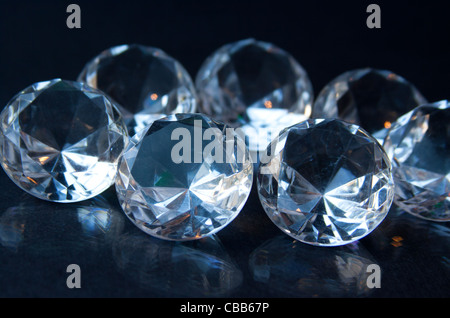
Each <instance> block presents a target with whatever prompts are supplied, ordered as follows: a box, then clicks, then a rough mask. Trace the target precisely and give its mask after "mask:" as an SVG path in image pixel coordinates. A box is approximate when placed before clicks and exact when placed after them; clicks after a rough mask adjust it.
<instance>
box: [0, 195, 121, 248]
mask: <svg viewBox="0 0 450 318" xmlns="http://www.w3.org/2000/svg"><path fill="white" fill-rule="evenodd" d="M122 228H123V217H122V215H121V214H119V212H118V211H116V210H114V209H112V208H111V206H110V205H109V204H108V202H107V201H106V200H105V199H104V198H103V197H101V196H98V197H96V198H94V199H91V200H88V201H84V202H81V203H74V204H53V203H50V202H45V201H41V200H37V199H34V198H32V197H30V196H28V195H24V197H23V200H21V202H20V203H19V204H18V205H17V206H13V207H10V208H8V209H7V210H6V211H5V212H3V213H2V214H1V215H0V244H1V245H2V246H3V247H5V248H7V249H8V250H10V251H13V252H16V253H17V252H21V251H22V250H23V251H25V250H27V252H30V253H35V254H39V255H40V256H43V254H42V253H44V254H45V253H47V252H48V253H53V252H54V243H56V244H57V245H58V244H59V245H60V246H61V248H64V249H66V248H68V246H67V244H71V246H72V247H75V246H76V245H80V246H83V248H86V247H88V248H89V249H92V250H100V249H101V248H103V247H104V246H105V245H107V244H111V243H112V241H113V239H114V237H115V236H116V235H117V234H119V233H120V231H121V230H122ZM46 241H48V243H49V244H48V247H50V246H51V249H49V250H48V251H45V250H44V249H43V248H42V247H45V246H46V244H43V243H44V242H46Z"/></svg>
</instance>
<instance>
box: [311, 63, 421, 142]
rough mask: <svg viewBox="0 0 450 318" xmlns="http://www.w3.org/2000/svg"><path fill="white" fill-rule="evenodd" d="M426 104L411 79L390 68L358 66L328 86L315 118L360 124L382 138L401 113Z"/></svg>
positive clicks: (316, 103) (379, 138)
mask: <svg viewBox="0 0 450 318" xmlns="http://www.w3.org/2000/svg"><path fill="white" fill-rule="evenodd" d="M424 103H426V100H425V98H424V97H423V96H422V95H421V93H420V92H419V91H418V90H417V89H416V88H415V87H414V86H413V85H412V84H411V83H409V82H408V81H406V80H405V79H404V78H402V77H400V76H399V75H397V74H394V73H393V72H391V71H387V70H377V69H371V68H365V69H357V70H353V71H349V72H346V73H344V74H341V75H340V76H338V77H337V78H335V79H334V80H332V81H331V82H330V83H329V84H328V85H326V86H325V87H324V88H323V89H322V91H321V92H320V93H319V95H318V96H317V99H316V101H315V103H314V107H313V111H312V117H313V118H339V119H342V120H344V121H347V122H349V123H352V124H356V125H360V126H361V127H362V128H364V129H365V130H366V131H367V132H369V133H370V134H372V135H373V136H374V137H376V138H377V139H378V140H379V141H380V140H382V139H383V138H384V137H385V135H386V133H387V129H388V128H389V127H390V125H391V124H392V123H393V122H394V121H395V120H396V119H397V118H398V117H400V116H401V115H403V114H405V113H407V112H409V111H411V110H412V109H414V108H415V107H417V106H419V105H421V104H424Z"/></svg>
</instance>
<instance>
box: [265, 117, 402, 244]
mask: <svg viewBox="0 0 450 318" xmlns="http://www.w3.org/2000/svg"><path fill="white" fill-rule="evenodd" d="M269 147H270V148H271V150H272V153H271V155H270V157H264V158H262V159H261V160H262V162H264V163H263V164H261V166H260V171H259V173H258V178H257V184H258V193H259V197H260V200H261V203H262V205H263V207H264V210H265V211H266V213H267V215H268V216H269V218H270V219H271V220H272V221H273V222H274V223H275V225H277V226H278V227H279V228H280V229H282V231H284V232H285V233H286V234H288V235H290V236H292V237H294V238H295V239H297V240H299V241H302V242H304V243H308V244H311V245H319V246H337V245H344V244H347V243H350V242H353V241H356V240H358V239H360V238H362V237H364V236H366V235H367V234H369V233H370V232H371V231H372V230H373V229H374V228H375V227H377V226H378V224H380V223H381V222H382V220H383V219H384V218H385V216H386V215H387V213H388V211H389V208H390V206H391V203H392V200H393V194H394V190H393V182H392V175H391V164H390V161H389V159H388V157H387V155H386V153H385V152H384V150H383V148H382V147H381V146H380V145H379V144H378V142H377V141H376V140H375V139H374V138H373V137H371V136H370V135H369V134H368V133H367V132H365V131H364V130H363V129H361V128H360V127H358V126H356V125H352V124H349V123H345V122H343V121H340V120H337V119H327V120H323V119H315V120H312V119H310V120H307V121H305V122H302V123H300V124H297V125H294V126H291V127H289V128H286V129H285V130H284V131H283V132H282V133H281V134H280V136H279V138H275V139H274V141H273V142H272V143H271V144H270V145H269Z"/></svg>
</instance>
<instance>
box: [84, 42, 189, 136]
mask: <svg viewBox="0 0 450 318" xmlns="http://www.w3.org/2000/svg"><path fill="white" fill-rule="evenodd" d="M78 81H80V82H84V83H86V84H88V85H89V86H92V87H94V88H97V89H100V90H102V91H103V92H105V93H106V94H107V95H108V96H110V97H111V98H112V99H113V100H114V101H115V102H116V103H117V104H119V109H120V111H121V112H122V114H123V116H124V118H125V121H126V123H127V126H128V130H129V132H130V135H134V133H136V132H137V131H139V130H140V129H143V128H144V127H145V126H146V125H148V124H150V123H151V122H153V121H154V120H156V119H159V118H162V117H165V116H166V115H168V114H174V113H192V112H195V109H196V93H195V87H194V84H193V81H192V79H191V77H190V76H189V74H188V72H187V71H186V70H185V68H184V67H183V66H182V65H181V64H180V63H179V62H178V61H177V60H175V59H174V58H172V57H171V56H169V55H167V54H166V53H165V52H163V51H162V50H160V49H158V48H154V47H147V46H142V45H138V44H132V45H121V46H116V47H113V48H110V49H108V50H105V51H103V52H102V53H100V54H99V55H98V56H97V57H95V58H94V59H92V60H91V61H90V62H89V63H88V64H87V65H86V66H85V67H84V69H83V71H82V72H81V73H80V75H79V76H78Z"/></svg>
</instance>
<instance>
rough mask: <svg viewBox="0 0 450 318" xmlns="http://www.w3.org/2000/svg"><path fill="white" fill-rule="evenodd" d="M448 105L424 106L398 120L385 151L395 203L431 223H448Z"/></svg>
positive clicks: (440, 103)
mask: <svg viewBox="0 0 450 318" xmlns="http://www.w3.org/2000/svg"><path fill="white" fill-rule="evenodd" d="M449 132H450V105H449V103H448V102H447V101H441V102H438V103H434V104H429V105H423V106H420V107H418V108H416V109H415V110H413V111H411V112H409V113H407V114H405V115H404V116H402V117H400V118H399V119H398V120H397V121H396V122H395V123H394V124H393V126H392V128H391V129H390V130H389V133H388V135H387V137H386V139H385V141H384V144H383V146H384V148H385V150H386V152H387V153H388V155H389V157H390V159H391V161H392V164H393V174H394V180H395V194H396V195H395V199H394V201H395V203H396V204H397V205H398V206H399V207H400V208H402V209H403V210H405V211H407V212H409V213H412V214H414V215H416V216H419V217H422V218H425V219H428V220H433V221H450V147H449V145H450V134H449Z"/></svg>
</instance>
